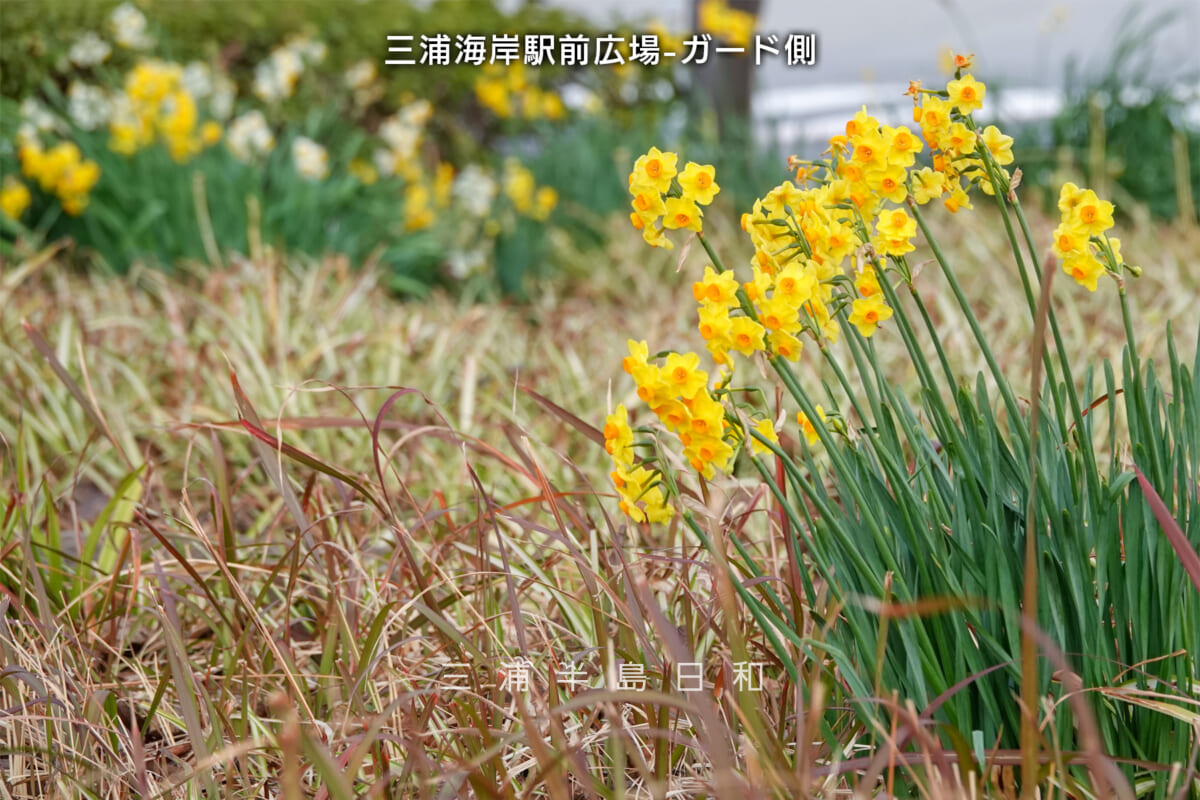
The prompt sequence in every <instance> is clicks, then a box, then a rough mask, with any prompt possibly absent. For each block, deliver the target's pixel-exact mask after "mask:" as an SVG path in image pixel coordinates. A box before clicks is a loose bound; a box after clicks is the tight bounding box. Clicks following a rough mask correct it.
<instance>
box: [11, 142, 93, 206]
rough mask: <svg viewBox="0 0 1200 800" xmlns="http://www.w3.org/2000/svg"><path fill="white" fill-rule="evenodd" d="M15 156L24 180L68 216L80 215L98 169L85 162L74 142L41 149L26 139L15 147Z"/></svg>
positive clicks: (88, 161)
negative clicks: (53, 199)
mask: <svg viewBox="0 0 1200 800" xmlns="http://www.w3.org/2000/svg"><path fill="white" fill-rule="evenodd" d="M17 157H18V158H19V159H20V161H21V172H22V173H23V174H24V175H25V177H27V178H29V179H30V180H33V181H37V183H38V185H39V186H40V187H41V189H42V191H44V192H48V193H51V194H53V195H55V196H56V197H57V198H58V201H59V202H60V203H61V204H62V207H63V211H66V212H67V213H68V214H70V215H71V216H78V215H79V214H81V213H82V212H83V209H84V208H86V207H87V204H88V196H89V194H90V193H91V191H92V187H94V186H95V185H96V182H97V181H98V180H100V166H99V165H98V164H97V163H96V162H95V161H91V160H89V159H85V158H84V157H83V154H82V153H80V151H79V147H78V146H77V145H76V144H75V143H74V142H59V143H58V144H56V145H54V147H51V148H50V149H49V150H43V149H42V146H41V145H40V144H38V143H37V141H36V140H28V141H25V142H24V143H22V144H21V146H20V147H19V148H18V150H17ZM23 210H24V209H22V211H23Z"/></svg>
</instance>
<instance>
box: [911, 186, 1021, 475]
mask: <svg viewBox="0 0 1200 800" xmlns="http://www.w3.org/2000/svg"><path fill="white" fill-rule="evenodd" d="M910 208H912V212H913V215H914V216H915V217H916V219H917V224H918V225H920V226H921V231H922V232H923V233H924V234H925V239H926V241H928V242H929V247H930V249H932V250H933V257H934V258H936V259H937V262H938V265H939V266H941V268H942V274H944V275H945V276H946V281H947V282H948V283H949V284H950V290H951V291H952V292H954V298H955V299H956V300H957V301H958V305H959V307H960V308H961V309H962V310H963V314H964V316H966V318H967V324H968V325H970V326H971V333H972V334H974V336H975V341H976V342H977V343H978V344H979V350H980V352H982V353H983V357H984V360H986V361H987V364H988V369H989V370H991V373H992V376H993V377H994V378H995V379H996V385H997V386H998V387H999V388H1000V395H1001V397H1003V398H1004V407H1005V409H1007V411H1008V416H1009V427H1010V429H1012V430H1013V431H1015V432H1016V434H1017V437H1018V438H1019V439H1020V440H1021V445H1022V448H1023V450H1024V452H1025V453H1028V452H1029V431H1028V430H1026V429H1025V426H1024V425H1022V424H1021V410H1020V407H1019V406H1018V405H1017V398H1016V397H1015V396H1013V392H1012V387H1011V386H1009V385H1008V380H1007V378H1006V377H1005V375H1004V372H1003V370H1001V369H1000V364H999V363H997V361H996V355H995V354H994V353H993V352H992V348H991V345H989V344H988V340H987V336H985V335H984V333H983V329H982V328H980V327H979V320H977V319H976V318H975V314H974V312H973V311H971V304H970V303H969V302H968V301H967V296H966V293H964V292H963V289H962V285H961V284H960V283H959V282H958V277H957V276H956V275H955V274H954V270H953V269H951V268H950V264H949V263H948V262H947V261H946V256H945V254H943V253H942V248H941V247H940V246H939V245H938V243H937V240H936V239H935V238H934V237H933V233H932V232H931V231H930V230H929V225H928V223H926V221H925V216H924V214H922V213H921V210H920V208H918V207H917V205H916V204H915V203H914V204H912V205H910Z"/></svg>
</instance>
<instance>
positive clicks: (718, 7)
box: [697, 0, 757, 47]
mask: <svg viewBox="0 0 1200 800" xmlns="http://www.w3.org/2000/svg"><path fill="white" fill-rule="evenodd" d="M697 17H698V22H699V23H700V30H701V31H702V32H704V33H711V34H712V35H713V36H716V37H717V38H718V39H721V40H722V41H724V42H728V43H729V44H731V45H733V46H734V47H749V46H750V41H751V40H752V39H753V38H754V24H755V22H756V21H757V20H756V17H755V16H754V15H753V14H751V13H750V12H749V11H742V10H740V9H736V8H730V7H729V4H728V3H727V2H725V0H703V1H702V2H701V3H700V8H699V9H698V13H697Z"/></svg>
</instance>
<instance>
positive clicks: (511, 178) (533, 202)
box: [504, 158, 558, 222]
mask: <svg viewBox="0 0 1200 800" xmlns="http://www.w3.org/2000/svg"><path fill="white" fill-rule="evenodd" d="M504 193H505V195H507V196H508V199H509V200H510V201H512V204H513V208H515V209H516V210H517V213H518V214H523V215H524V216H527V217H529V218H531V219H534V220H536V221H538V222H545V221H546V220H547V219H549V217H550V212H552V211H553V210H554V208H555V206H557V205H558V192H557V191H555V189H554V187H552V186H538V185H537V181H536V180H535V179H534V177H533V173H532V172H531V171H530V170H529V168H528V167H526V166H525V165H524V164H522V163H521V162H520V161H518V160H516V159H515V158H510V159H508V160H507V161H505V162H504Z"/></svg>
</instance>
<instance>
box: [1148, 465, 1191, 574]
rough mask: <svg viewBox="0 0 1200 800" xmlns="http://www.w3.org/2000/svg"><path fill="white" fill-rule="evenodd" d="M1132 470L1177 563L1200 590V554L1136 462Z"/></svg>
mask: <svg viewBox="0 0 1200 800" xmlns="http://www.w3.org/2000/svg"><path fill="white" fill-rule="evenodd" d="M1133 472H1134V474H1135V475H1137V480H1138V486H1139V487H1141V490H1142V495H1143V496H1144V497H1145V498H1146V502H1147V503H1149V504H1150V510H1151V511H1153V512H1154V518H1155V519H1157V520H1158V524H1159V525H1161V526H1162V529H1163V533H1165V534H1166V535H1167V541H1169V542H1170V543H1171V547H1173V548H1175V554H1176V555H1177V556H1179V563H1180V564H1182V565H1183V569H1184V571H1185V572H1187V574H1188V577H1189V578H1191V579H1192V585H1193V586H1195V587H1196V591H1197V592H1200V555H1197V554H1196V551H1195V550H1193V549H1192V546H1191V544H1190V543H1189V542H1188V539H1187V536H1185V535H1184V534H1183V528H1181V527H1179V523H1178V522H1176V521H1175V518H1174V517H1172V516H1171V512H1170V510H1169V509H1168V508H1167V504H1166V503H1164V502H1163V499H1162V497H1160V496H1159V494H1158V492H1156V491H1155V490H1154V487H1153V486H1152V485H1151V484H1150V480H1149V479H1148V478H1147V477H1146V475H1145V473H1143V472H1142V471H1141V470H1140V469H1138V466H1137V464H1134V465H1133Z"/></svg>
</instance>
